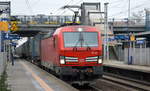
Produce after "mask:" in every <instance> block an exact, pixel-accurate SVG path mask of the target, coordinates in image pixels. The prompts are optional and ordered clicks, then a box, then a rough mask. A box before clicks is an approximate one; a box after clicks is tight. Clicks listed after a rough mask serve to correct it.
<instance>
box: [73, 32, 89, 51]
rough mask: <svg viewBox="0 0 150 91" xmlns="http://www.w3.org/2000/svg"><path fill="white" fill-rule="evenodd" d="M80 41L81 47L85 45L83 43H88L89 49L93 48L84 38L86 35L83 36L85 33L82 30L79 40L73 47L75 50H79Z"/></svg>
mask: <svg viewBox="0 0 150 91" xmlns="http://www.w3.org/2000/svg"><path fill="white" fill-rule="evenodd" d="M79 43H80V45H81V47H83V43H84V44H86V45H87V50H90V49H91V48H90V47H89V45H88V43H87V42H86V41H85V40H84V37H83V33H82V32H80V35H79V39H78V41H77V42H76V44H75V46H74V47H73V50H77V45H78V44H79Z"/></svg>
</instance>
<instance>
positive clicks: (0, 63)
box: [0, 52, 7, 75]
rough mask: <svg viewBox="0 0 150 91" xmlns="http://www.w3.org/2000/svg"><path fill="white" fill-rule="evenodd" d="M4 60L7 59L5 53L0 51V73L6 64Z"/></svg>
mask: <svg viewBox="0 0 150 91" xmlns="http://www.w3.org/2000/svg"><path fill="white" fill-rule="evenodd" d="M6 61H7V59H6V53H4V52H0V75H1V73H2V72H3V71H4V67H5V65H6V64H5V62H6Z"/></svg>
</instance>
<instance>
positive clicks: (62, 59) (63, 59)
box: [60, 56, 65, 64]
mask: <svg viewBox="0 0 150 91" xmlns="http://www.w3.org/2000/svg"><path fill="white" fill-rule="evenodd" d="M60 64H65V57H64V56H60Z"/></svg>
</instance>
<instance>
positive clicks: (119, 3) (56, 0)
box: [0, 0, 150, 18]
mask: <svg viewBox="0 0 150 91" xmlns="http://www.w3.org/2000/svg"><path fill="white" fill-rule="evenodd" d="M0 1H6V0H0ZM7 1H11V12H12V15H36V14H46V15H50V14H54V15H55V14H58V15H60V14H61V15H62V14H64V15H65V14H66V15H67V14H70V13H68V11H67V10H65V11H64V10H60V9H59V8H60V7H62V6H64V5H66V4H69V5H75V4H77V5H80V4H81V3H83V2H101V4H102V5H103V4H104V2H108V3H109V7H108V10H109V11H108V15H109V17H114V18H124V17H126V16H127V9H128V1H129V0H7ZM149 4H150V0H131V12H137V11H142V10H144V8H149V7H150V6H149ZM102 7H103V6H102Z"/></svg>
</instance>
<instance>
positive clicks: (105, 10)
mask: <svg viewBox="0 0 150 91" xmlns="http://www.w3.org/2000/svg"><path fill="white" fill-rule="evenodd" d="M107 7H108V3H104V15H105V22H104V60H107V61H108V60H109V46H108V16H107V15H108V14H107V11H108V10H107Z"/></svg>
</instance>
